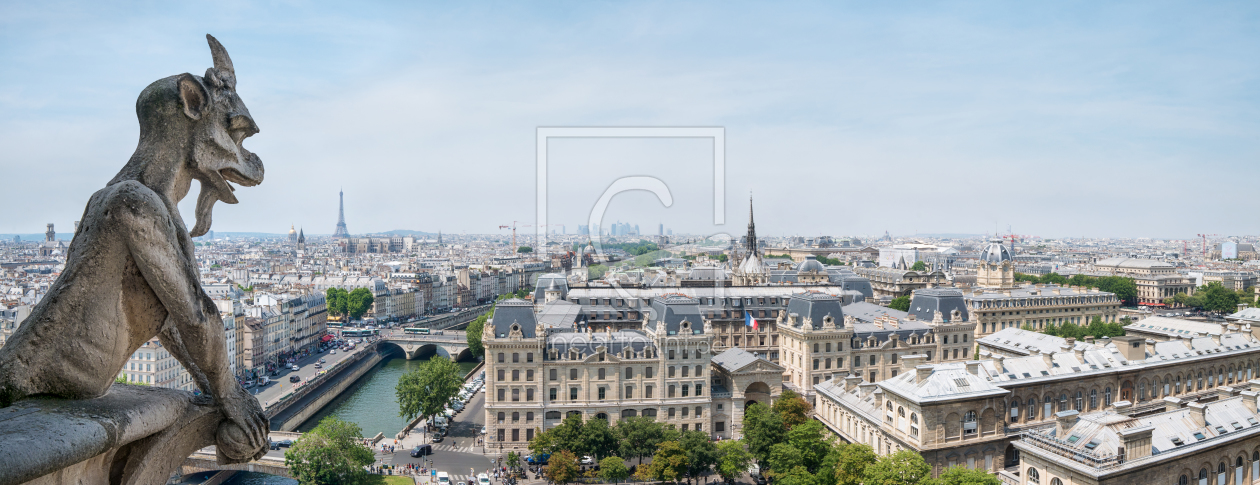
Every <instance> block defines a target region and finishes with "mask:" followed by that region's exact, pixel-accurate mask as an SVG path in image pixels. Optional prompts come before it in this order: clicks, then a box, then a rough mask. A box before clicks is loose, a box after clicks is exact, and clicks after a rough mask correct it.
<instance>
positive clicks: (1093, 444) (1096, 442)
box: [1085, 440, 1102, 450]
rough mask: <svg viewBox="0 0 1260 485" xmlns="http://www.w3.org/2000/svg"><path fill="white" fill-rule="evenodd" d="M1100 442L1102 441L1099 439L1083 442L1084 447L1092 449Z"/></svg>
mask: <svg viewBox="0 0 1260 485" xmlns="http://www.w3.org/2000/svg"><path fill="white" fill-rule="evenodd" d="M1100 444H1102V442H1101V441H1098V440H1094V441H1090V442H1089V443H1085V448H1086V449H1089V450H1092V449H1094V448H1097V447H1098V445H1100Z"/></svg>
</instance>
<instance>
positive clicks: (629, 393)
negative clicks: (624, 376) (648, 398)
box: [626, 386, 634, 399]
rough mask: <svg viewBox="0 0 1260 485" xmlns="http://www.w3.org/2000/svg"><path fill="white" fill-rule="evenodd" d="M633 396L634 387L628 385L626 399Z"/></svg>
mask: <svg viewBox="0 0 1260 485" xmlns="http://www.w3.org/2000/svg"><path fill="white" fill-rule="evenodd" d="M632 398H634V388H633V387H630V386H626V399H632Z"/></svg>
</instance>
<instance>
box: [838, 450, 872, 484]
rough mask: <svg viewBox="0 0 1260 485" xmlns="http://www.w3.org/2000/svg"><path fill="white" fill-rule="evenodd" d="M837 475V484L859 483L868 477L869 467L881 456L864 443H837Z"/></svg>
mask: <svg viewBox="0 0 1260 485" xmlns="http://www.w3.org/2000/svg"><path fill="white" fill-rule="evenodd" d="M835 449H836V451H835V454H836V458H835V461H836V464H835V477H836V485H859V484H861V483H862V480H864V479H865V478H866V469H867V467H869V466H871V465H874V464H875V462H876V461H878V460H879V457H878V456H876V455H875V450H872V449H871V447H870V446H868V445H863V444H856V443H852V444H839V445H836V448H835Z"/></svg>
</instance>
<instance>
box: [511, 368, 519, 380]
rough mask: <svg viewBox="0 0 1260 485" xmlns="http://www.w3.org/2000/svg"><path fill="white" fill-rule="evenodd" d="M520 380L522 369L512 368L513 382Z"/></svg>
mask: <svg viewBox="0 0 1260 485" xmlns="http://www.w3.org/2000/svg"><path fill="white" fill-rule="evenodd" d="M519 380H521V371H520V369H512V382H516V381H519Z"/></svg>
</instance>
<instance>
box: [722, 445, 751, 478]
mask: <svg viewBox="0 0 1260 485" xmlns="http://www.w3.org/2000/svg"><path fill="white" fill-rule="evenodd" d="M717 449H718V462H717V472H718V475H721V476H722V478H723V479H725V480H734V479H736V478H738V477H739V476H741V475H743V474H744V472H746V471H748V466H749V465H752V461H753V456H752V455H750V454H748V450H745V449H744V442H743V441H742V440H725V441H719V442H718V444H717Z"/></svg>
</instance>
